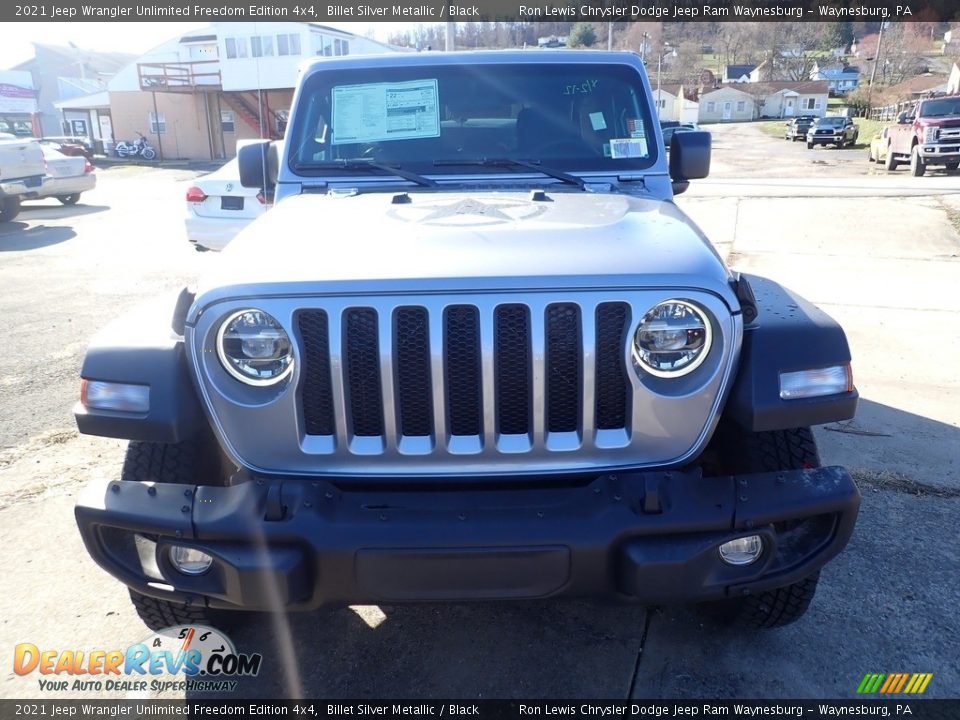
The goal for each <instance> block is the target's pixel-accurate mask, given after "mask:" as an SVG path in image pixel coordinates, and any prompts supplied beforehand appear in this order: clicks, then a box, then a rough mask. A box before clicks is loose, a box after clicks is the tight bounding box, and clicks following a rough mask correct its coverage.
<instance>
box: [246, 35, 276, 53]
mask: <svg viewBox="0 0 960 720" xmlns="http://www.w3.org/2000/svg"><path fill="white" fill-rule="evenodd" d="M250 56H251V57H273V35H254V36H253V37H252V38H250Z"/></svg>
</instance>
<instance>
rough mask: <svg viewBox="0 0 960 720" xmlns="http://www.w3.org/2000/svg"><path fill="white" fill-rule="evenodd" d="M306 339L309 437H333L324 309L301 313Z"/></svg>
mask: <svg viewBox="0 0 960 720" xmlns="http://www.w3.org/2000/svg"><path fill="white" fill-rule="evenodd" d="M298 324H299V326H300V336H301V337H302V338H303V375H304V379H303V419H304V423H305V425H306V432H307V435H333V432H334V430H333V392H332V390H331V382H330V338H329V335H328V332H329V331H328V325H327V314H326V313H325V312H324V311H323V310H308V311H306V312H302V313H300V316H299V319H298Z"/></svg>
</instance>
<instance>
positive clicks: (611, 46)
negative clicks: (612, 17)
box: [607, 22, 613, 50]
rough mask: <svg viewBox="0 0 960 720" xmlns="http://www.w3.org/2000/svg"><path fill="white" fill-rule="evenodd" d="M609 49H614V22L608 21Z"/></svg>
mask: <svg viewBox="0 0 960 720" xmlns="http://www.w3.org/2000/svg"><path fill="white" fill-rule="evenodd" d="M607 50H613V23H612V22H608V23H607Z"/></svg>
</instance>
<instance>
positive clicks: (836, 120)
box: [817, 117, 846, 127]
mask: <svg viewBox="0 0 960 720" xmlns="http://www.w3.org/2000/svg"><path fill="white" fill-rule="evenodd" d="M845 121H846V118H842V117H823V118H819V119H818V120H817V125H823V126H826V127H842V126H843V123H844V122H845Z"/></svg>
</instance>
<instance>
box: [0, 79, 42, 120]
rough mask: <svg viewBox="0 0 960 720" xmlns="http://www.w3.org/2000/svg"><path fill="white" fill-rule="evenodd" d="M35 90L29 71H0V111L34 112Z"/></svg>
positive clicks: (35, 106)
mask: <svg viewBox="0 0 960 720" xmlns="http://www.w3.org/2000/svg"><path fill="white" fill-rule="evenodd" d="M36 111H37V91H36V90H34V89H33V80H32V79H31V77H30V73H28V72H24V71H22V70H7V71H3V72H0V113H35V112H36Z"/></svg>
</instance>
